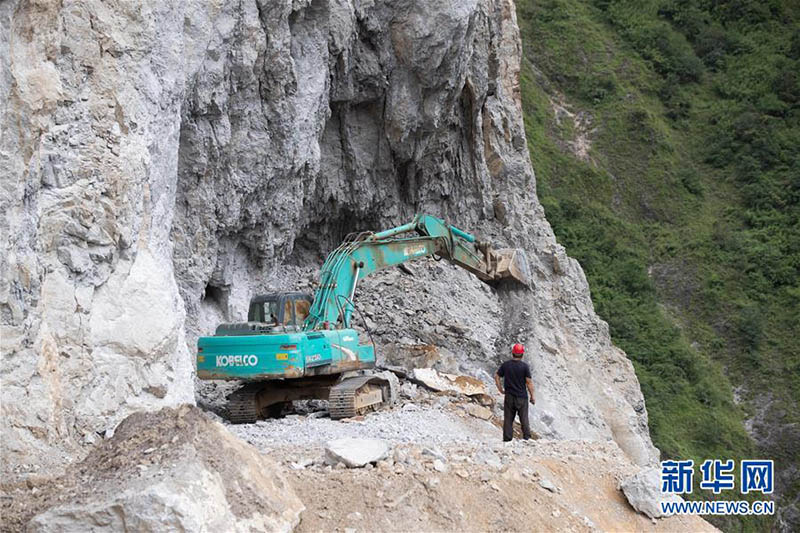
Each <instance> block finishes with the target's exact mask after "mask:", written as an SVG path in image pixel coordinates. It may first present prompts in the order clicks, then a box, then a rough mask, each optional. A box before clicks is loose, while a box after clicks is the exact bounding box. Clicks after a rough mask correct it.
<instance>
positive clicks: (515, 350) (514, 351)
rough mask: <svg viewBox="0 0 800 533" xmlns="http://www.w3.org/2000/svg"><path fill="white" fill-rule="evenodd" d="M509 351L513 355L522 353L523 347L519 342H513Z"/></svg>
mask: <svg viewBox="0 0 800 533" xmlns="http://www.w3.org/2000/svg"><path fill="white" fill-rule="evenodd" d="M511 353H512V354H514V355H522V354H524V353H525V347H524V346H523V345H521V344H515V345H514V347H513V348H511Z"/></svg>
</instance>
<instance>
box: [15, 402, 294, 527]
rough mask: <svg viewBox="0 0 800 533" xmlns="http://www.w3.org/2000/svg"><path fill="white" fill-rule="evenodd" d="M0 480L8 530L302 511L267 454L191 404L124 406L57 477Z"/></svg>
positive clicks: (193, 521)
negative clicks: (114, 422)
mask: <svg viewBox="0 0 800 533" xmlns="http://www.w3.org/2000/svg"><path fill="white" fill-rule="evenodd" d="M3 488H4V492H5V493H6V494H5V496H6V498H4V500H3V501H4V505H3V529H4V530H9V531H14V530H19V529H22V528H23V527H24V525H25V524H26V523H28V524H29V525H28V528H29V529H32V530H35V531H82V530H86V529H89V528H93V530H101V531H102V530H108V531H119V530H131V531H133V530H151V531H157V530H163V529H177V530H189V531H200V530H210V531H223V530H224V531H240V530H241V531H249V530H250V529H251V528H254V529H256V530H268V531H287V530H290V529H291V528H292V527H294V526H295V525H296V524H297V522H298V520H299V516H300V513H301V512H302V510H303V505H302V503H300V500H299V499H298V498H297V496H295V494H294V492H293V491H292V489H291V487H290V486H289V485H288V484H287V483H286V481H285V480H284V477H283V476H282V474H281V472H280V470H279V469H278V467H277V466H276V465H275V464H274V463H273V462H272V461H271V460H269V459H267V458H266V457H265V456H264V455H261V454H259V453H258V451H256V450H255V449H254V448H253V447H252V446H249V445H247V444H245V443H243V442H242V441H240V440H238V439H236V438H235V437H233V436H232V435H231V434H230V433H229V432H228V431H226V430H225V428H224V427H223V426H221V425H220V424H218V423H217V422H214V421H213V420H211V419H209V418H208V417H207V416H206V415H205V414H204V413H203V412H202V411H201V410H200V409H198V408H196V407H191V406H183V407H180V408H178V409H169V408H166V409H162V410H160V411H157V412H150V413H136V414H134V415H131V416H129V417H128V418H126V419H125V420H124V421H123V422H122V423H121V424H120V425H119V426H118V427H117V428H116V431H115V434H114V436H113V437H111V438H110V439H108V440H106V441H104V442H103V443H101V444H100V445H99V446H98V447H97V448H95V449H94V450H93V451H92V452H91V453H90V454H89V455H88V456H87V457H86V458H85V459H84V460H83V461H81V462H79V463H77V464H75V465H73V466H71V467H70V468H68V469H67V471H66V472H65V473H64V474H63V475H62V476H60V477H58V478H55V479H52V478H50V479H47V478H40V479H35V478H30V477H29V478H28V479H27V480H25V482H24V483H16V484H6V485H5V486H4V487H3Z"/></svg>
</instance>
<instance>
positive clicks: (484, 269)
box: [303, 214, 529, 331]
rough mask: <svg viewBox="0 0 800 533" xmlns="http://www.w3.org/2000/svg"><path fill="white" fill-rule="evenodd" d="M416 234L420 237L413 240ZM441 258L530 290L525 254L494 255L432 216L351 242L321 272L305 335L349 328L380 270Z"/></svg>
mask: <svg viewBox="0 0 800 533" xmlns="http://www.w3.org/2000/svg"><path fill="white" fill-rule="evenodd" d="M412 232H416V234H417V235H413V236H412V235H409V234H411V233H412ZM432 256H433V257H436V256H438V257H442V258H444V259H447V260H448V261H450V262H451V263H454V264H456V265H458V266H460V267H462V268H465V269H467V270H469V271H470V272H472V273H473V274H475V275H476V276H477V277H478V278H479V279H481V280H483V281H486V282H491V281H500V280H503V279H513V280H516V281H517V282H519V283H521V284H522V285H525V286H527V285H528V277H529V276H528V263H527V260H526V257H525V253H524V252H523V251H522V250H497V251H495V250H493V249H492V248H491V247H490V246H489V244H488V243H483V242H480V241H478V240H477V239H476V238H475V236H474V235H472V234H470V233H467V232H465V231H463V230H460V229H458V228H456V227H455V226H451V225H448V224H446V223H445V222H444V221H443V220H441V219H438V218H436V217H432V216H429V215H420V214H418V215H416V216H415V217H414V219H413V220H412V221H411V222H409V223H408V224H403V225H402V226H397V227H395V228H391V229H388V230H385V231H381V232H379V233H372V232H364V233H360V234H356V235H352V236H349V238H348V239H345V242H344V243H342V245H340V246H339V247H338V248H337V249H336V250H334V251H333V252H332V253H331V254H330V255H329V256H328V258H327V259H326V260H325V263H324V264H323V266H322V270H321V273H320V286H319V290H318V291H317V293H316V296H315V297H314V302H313V304H312V306H311V309H310V312H309V316H308V318H307V319H306V321H305V324H304V326H303V329H304V330H306V331H311V330H315V329H327V328H329V327H333V326H334V325H335V324H336V323H337V322H338V321H339V320H340V319H341V321H342V323H343V325H344V327H349V324H350V317H351V315H352V312H353V296H354V294H355V290H356V285H357V284H358V280H359V279H363V278H365V277H366V276H368V275H370V274H372V273H373V272H375V271H377V270H380V269H382V268H387V267H390V266H395V265H399V264H401V263H405V262H407V261H413V260H415V259H420V258H422V257H432Z"/></svg>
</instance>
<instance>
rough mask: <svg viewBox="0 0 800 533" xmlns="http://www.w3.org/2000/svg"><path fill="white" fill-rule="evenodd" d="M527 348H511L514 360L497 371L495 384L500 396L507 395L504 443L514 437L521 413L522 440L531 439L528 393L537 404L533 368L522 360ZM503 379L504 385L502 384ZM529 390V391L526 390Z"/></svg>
mask: <svg viewBox="0 0 800 533" xmlns="http://www.w3.org/2000/svg"><path fill="white" fill-rule="evenodd" d="M524 354H525V347H524V346H523V345H521V344H515V345H514V347H513V348H511V355H512V356H513V358H512V359H509V360H508V361H506V362H505V363H503V364H502V365H500V368H498V369H497V374H495V375H494V383H495V385H497V390H499V391H500V394H505V401H504V402H503V441H504V442H507V441H510V440H511V438H512V437H513V435H514V419H515V418H516V417H517V413H519V423H520V424H521V425H522V438H523V439H526V440H527V439H530V438H531V424H530V422H529V421H528V392H530V394H531V403H533V404H534V405H535V404H536V399H535V398H534V396H533V381H532V380H531V367H529V366H528V363H526V362H525V361H523V360H522V356H523V355H524ZM500 378H503V383H502V384H501V383H500ZM526 389H527V390H526Z"/></svg>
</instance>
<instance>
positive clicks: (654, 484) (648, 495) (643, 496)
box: [619, 467, 683, 518]
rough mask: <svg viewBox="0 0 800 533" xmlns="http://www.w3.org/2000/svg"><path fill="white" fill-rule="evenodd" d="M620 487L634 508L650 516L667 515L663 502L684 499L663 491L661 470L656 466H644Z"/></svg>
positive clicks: (659, 516)
mask: <svg viewBox="0 0 800 533" xmlns="http://www.w3.org/2000/svg"><path fill="white" fill-rule="evenodd" d="M619 488H620V489H622V492H623V494H625V497H626V498H627V499H628V503H630V504H631V506H632V507H633V508H634V509H636V510H637V511H639V512H640V513H642V514H645V515H647V516H649V517H650V518H661V517H663V516H667V515H666V514H665V513H663V512H661V502H668V501H674V502H681V501H683V499H682V498H681V497H680V496H677V495H675V494H665V493H663V492H661V470H659V469H658V468H655V467H651V468H642V469H641V470H639V471H638V472H637V473H636V474H634V475H633V476H631V477H629V478H627V479H625V480H624V481H623V482H622V483H620V487H619Z"/></svg>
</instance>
